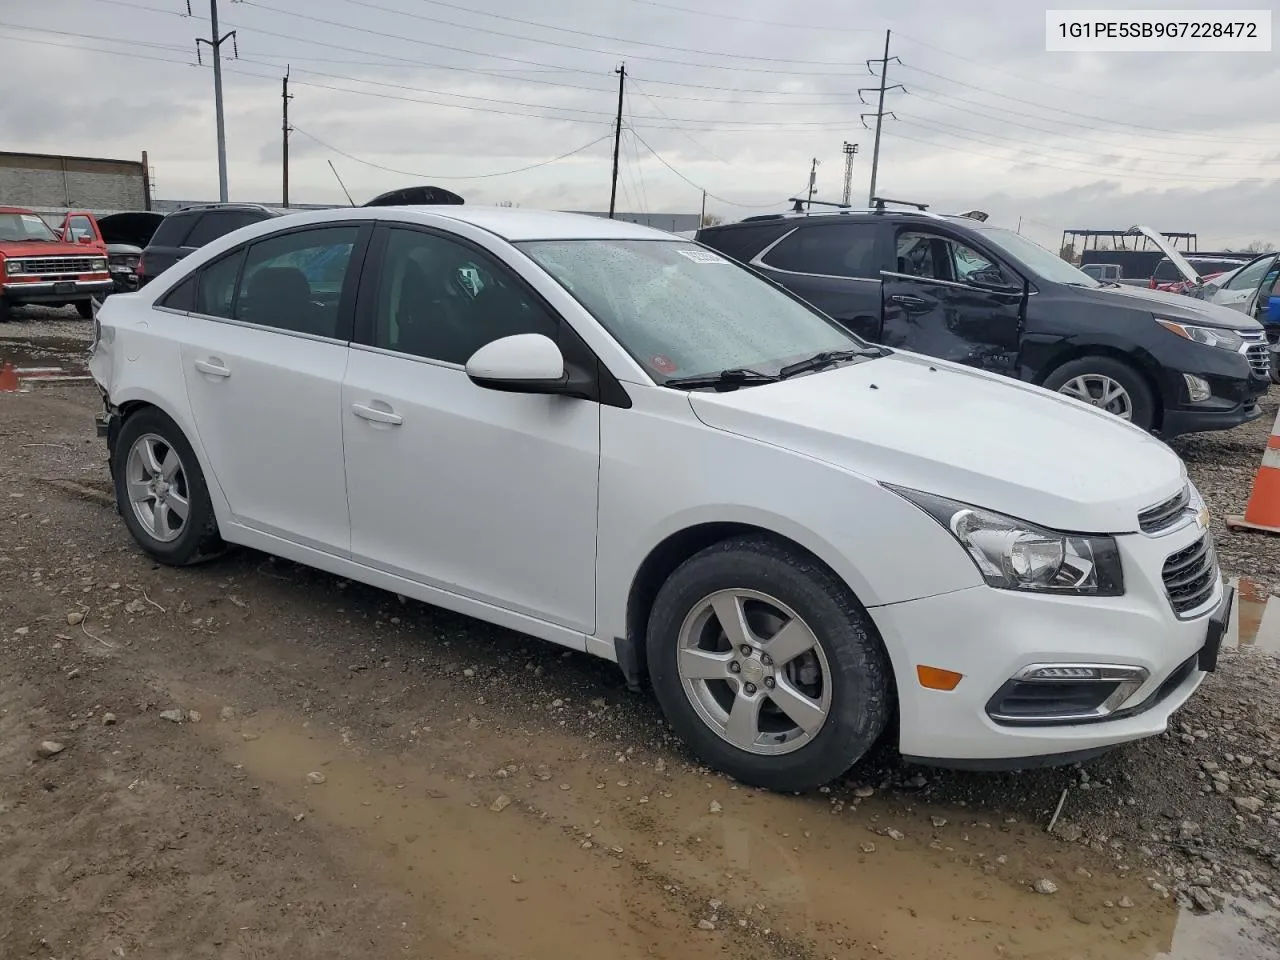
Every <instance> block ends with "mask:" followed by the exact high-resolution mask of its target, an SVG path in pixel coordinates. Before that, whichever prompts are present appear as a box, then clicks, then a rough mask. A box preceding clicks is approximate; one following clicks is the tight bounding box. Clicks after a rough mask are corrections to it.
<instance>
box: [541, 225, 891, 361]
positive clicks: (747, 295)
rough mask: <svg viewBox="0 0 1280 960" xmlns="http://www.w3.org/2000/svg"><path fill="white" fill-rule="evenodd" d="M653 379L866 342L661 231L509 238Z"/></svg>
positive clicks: (742, 270)
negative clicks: (644, 236)
mask: <svg viewBox="0 0 1280 960" xmlns="http://www.w3.org/2000/svg"><path fill="white" fill-rule="evenodd" d="M518 246H519V247H520V248H521V249H522V250H524V252H525V253H527V254H528V255H529V256H530V257H532V258H533V259H534V260H535V261H537V263H538V264H539V265H540V266H541V267H542V268H543V269H545V270H546V271H547V272H548V273H550V274H551V276H553V277H554V278H555V279H556V280H557V281H558V282H559V283H560V284H561V286H563V287H564V288H565V289H566V290H568V291H569V293H571V294H572V295H573V296H574V297H575V298H576V299H577V300H578V302H579V303H581V304H582V305H583V307H585V308H586V309H587V311H588V312H590V313H591V315H592V316H594V317H595V318H596V319H597V320H598V321H599V322H600V324H601V326H603V327H604V328H605V329H606V330H608V331H609V333H610V334H612V335H613V337H614V338H615V339H616V340H617V341H618V342H619V343H620V344H621V345H622V346H623V348H625V349H626V350H627V352H628V353H630V354H631V355H632V356H633V357H635V359H636V360H637V362H639V363H640V364H641V366H643V367H644V369H645V370H646V371H647V372H648V373H649V375H650V376H651V377H653V379H654V380H656V381H658V382H659V383H661V382H664V381H666V380H668V379H671V378H675V377H687V376H697V375H700V374H713V373H716V372H718V371H721V370H728V369H747V370H752V371H755V372H757V373H762V374H776V373H777V372H778V370H779V369H781V368H782V367H783V366H785V365H787V364H788V363H791V362H793V361H795V360H798V359H802V358H805V357H810V356H812V355H814V354H816V353H819V352H821V351H824V350H849V349H857V348H860V347H865V346H867V344H866V343H864V342H863V341H862V340H859V339H858V338H857V337H855V336H854V335H853V334H852V333H849V332H848V331H847V330H845V329H844V328H843V327H840V326H838V325H837V324H836V323H835V322H834V321H832V320H828V319H827V318H826V317H824V316H823V315H822V314H820V313H817V312H816V311H814V310H812V309H810V308H808V307H806V306H804V305H803V304H801V303H800V302H799V301H797V300H793V299H792V298H791V297H790V296H788V295H787V294H785V293H783V292H781V291H780V290H778V289H777V288H775V287H773V286H772V285H770V284H769V283H767V282H766V281H764V280H762V279H760V278H759V277H757V276H756V275H755V274H753V273H752V272H751V271H749V270H747V269H746V268H745V267H742V266H739V265H738V264H736V263H734V262H732V261H730V260H727V259H725V258H724V257H722V256H720V255H719V254H718V253H713V252H712V251H710V250H707V249H706V248H704V247H699V246H696V245H694V244H692V243H688V242H684V241H667V240H538V241H531V242H526V243H521V244H518Z"/></svg>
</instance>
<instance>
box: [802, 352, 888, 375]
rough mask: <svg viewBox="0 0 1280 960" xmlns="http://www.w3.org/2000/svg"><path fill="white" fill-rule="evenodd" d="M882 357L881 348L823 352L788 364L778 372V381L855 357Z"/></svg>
mask: <svg viewBox="0 0 1280 960" xmlns="http://www.w3.org/2000/svg"><path fill="white" fill-rule="evenodd" d="M882 356H884V353H883V352H882V351H881V350H880V348H879V347H857V348H854V349H851V350H823V351H821V352H820V353H815V354H814V355H813V356H812V357H806V358H805V359H803V360H797V361H796V362H795V363H788V364H787V365H786V366H785V367H783V368H782V369H781V370H779V371H778V379H779V380H786V379H787V378H788V377H794V376H795V375H796V374H798V373H808V372H809V371H810V370H821V369H822V368H823V367H829V366H831V365H833V364H836V363H843V362H844V361H845V360H852V359H854V358H855V357H882Z"/></svg>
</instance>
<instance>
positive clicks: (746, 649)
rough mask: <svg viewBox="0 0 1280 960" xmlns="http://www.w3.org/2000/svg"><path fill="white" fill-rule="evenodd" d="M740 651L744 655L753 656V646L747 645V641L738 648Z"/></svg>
mask: <svg viewBox="0 0 1280 960" xmlns="http://www.w3.org/2000/svg"><path fill="white" fill-rule="evenodd" d="M738 652H739V653H741V654H742V655H743V656H744V657H749V656H751V648H750V647H749V646H747V645H746V644H745V643H744V644H743V645H742V646H740V647H739V648H738Z"/></svg>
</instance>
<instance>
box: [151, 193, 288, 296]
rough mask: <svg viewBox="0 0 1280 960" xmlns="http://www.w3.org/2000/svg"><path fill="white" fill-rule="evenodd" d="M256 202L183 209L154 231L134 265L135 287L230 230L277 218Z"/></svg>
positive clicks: (275, 211) (279, 212)
mask: <svg viewBox="0 0 1280 960" xmlns="http://www.w3.org/2000/svg"><path fill="white" fill-rule="evenodd" d="M280 214H281V211H279V210H273V209H271V208H270V207H264V206H261V205H259V204H256V203H208V204H203V205H201V206H195V207H183V208H182V209H181V210H175V211H174V212H173V213H171V214H169V215H168V216H167V217H165V218H164V220H162V221H161V223H160V225H159V226H158V227H157V228H156V230H155V233H154V234H153V235H152V237H151V241H150V242H149V243H148V244H147V245H146V248H145V249H144V250H143V251H142V257H141V259H140V260H139V262H138V268H137V275H138V286H139V287H144V286H146V285H147V284H148V283H150V282H151V281H152V280H153V279H155V278H156V277H157V276H158V275H160V274H161V273H163V272H164V271H165V270H167V269H168V268H169V267H171V266H173V265H174V264H175V263H177V262H178V261H179V260H181V259H182V258H183V257H185V256H187V255H188V254H190V253H193V252H194V251H196V250H199V249H200V248H201V247H203V246H204V245H205V244H207V243H211V242H212V241H214V240H217V239H218V238H219V237H224V236H226V235H227V234H228V233H230V232H231V231H232V230H239V229H240V228H241V227H244V226H248V225H249V224H251V223H259V222H261V221H263V220H270V219H272V218H274V217H278V216H280Z"/></svg>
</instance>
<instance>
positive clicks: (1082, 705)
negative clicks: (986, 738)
mask: <svg viewBox="0 0 1280 960" xmlns="http://www.w3.org/2000/svg"><path fill="white" fill-rule="evenodd" d="M1148 676H1149V674H1148V672H1147V671H1146V669H1144V668H1143V667H1127V666H1118V665H1112V664H1091V663H1038V664H1032V665H1031V666H1027V667H1023V668H1022V669H1021V670H1019V671H1018V672H1017V673H1015V674H1014V675H1013V676H1012V677H1011V678H1010V679H1009V680H1008V682H1006V683H1005V684H1004V685H1003V686H1002V687H1001V688H1000V689H999V690H997V691H996V694H995V696H993V697H992V698H991V699H990V700H989V701H988V702H987V715H988V716H990V717H991V719H992V720H994V721H995V722H996V723H1001V724H1037V723H1039V724H1045V723H1080V722H1084V721H1089V720H1102V719H1105V718H1106V717H1108V716H1109V715H1111V714H1112V713H1114V712H1115V711H1117V710H1119V709H1122V708H1123V707H1124V705H1125V704H1127V703H1128V702H1129V699H1130V698H1131V697H1132V696H1133V695H1134V694H1135V693H1137V692H1138V691H1139V690H1140V689H1141V688H1142V685H1143V684H1144V683H1146V681H1147V677H1148Z"/></svg>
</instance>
